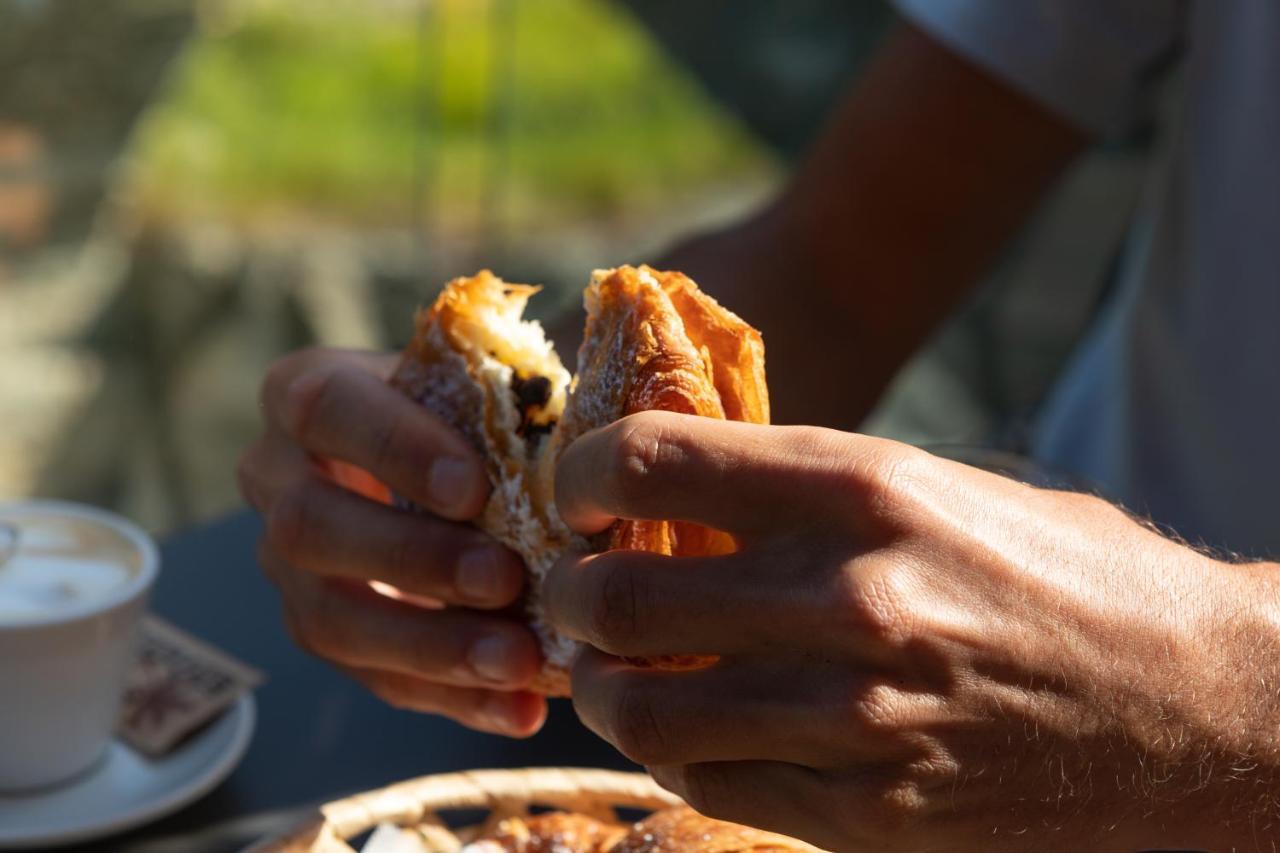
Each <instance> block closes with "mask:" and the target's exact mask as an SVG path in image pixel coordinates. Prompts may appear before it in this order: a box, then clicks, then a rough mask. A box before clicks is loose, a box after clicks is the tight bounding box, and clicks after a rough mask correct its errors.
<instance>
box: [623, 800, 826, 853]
mask: <svg viewBox="0 0 1280 853" xmlns="http://www.w3.org/2000/svg"><path fill="white" fill-rule="evenodd" d="M815 849H816V848H814V847H811V846H810V845H808V844H805V843H804V842H803V841H797V840H796V839H794V838H788V837H787V836H785V835H775V834H774V833H772V832H765V831H764V830H761V829H752V828H751V827H747V826H739V825H738V824H736V823H725V822H724V821H720V820H712V819H711V818H709V817H704V816H702V815H700V814H698V813H697V812H696V811H694V810H693V809H691V808H687V807H686V808H672V809H663V810H662V811H660V812H655V813H653V814H651V815H649V817H647V818H645V819H644V820H642V821H640V822H639V823H637V824H636V825H635V826H633V827H632V828H631V831H630V832H628V833H627V834H626V836H625V837H624V838H623V839H622V840H621V841H619V842H618V844H617V845H615V846H614V847H613V850H612V853H657V851H669V850H696V851H698V853H748V851H751V853H765V851H778V852H779V853H780V851H788V850H804V851H814V850H815Z"/></svg>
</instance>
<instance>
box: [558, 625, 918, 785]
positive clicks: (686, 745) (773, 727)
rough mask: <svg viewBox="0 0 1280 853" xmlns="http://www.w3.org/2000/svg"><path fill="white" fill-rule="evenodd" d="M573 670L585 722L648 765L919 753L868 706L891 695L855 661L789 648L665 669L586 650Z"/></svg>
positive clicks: (828, 760) (814, 762) (813, 763)
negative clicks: (856, 669) (761, 656)
mask: <svg viewBox="0 0 1280 853" xmlns="http://www.w3.org/2000/svg"><path fill="white" fill-rule="evenodd" d="M572 676H573V704H574V708H575V710H576V711H577V713H578V716H579V718H580V719H581V720H582V722H583V724H584V725H586V726H587V727H588V728H589V729H591V730H592V731H594V732H595V733H596V734H598V735H600V737H602V738H604V739H605V740H607V741H608V742H609V743H611V744H613V745H614V746H615V747H616V748H617V749H618V751H619V752H621V753H622V754H623V755H625V756H627V758H630V759H631V760H632V761H635V762H636V763H638V764H644V765H650V764H659V765H661V764H678V763H695V762H703V761H747V760H755V759H769V760H773V761H787V762H790V763H793V764H798V765H803V766H806V767H813V768H823V767H836V766H841V765H844V764H848V763H850V762H854V761H868V760H873V759H874V760H880V761H887V760H896V759H904V758H909V757H911V756H913V755H914V754H915V753H916V745H915V744H913V743H912V742H911V740H910V739H909V738H902V737H897V736H896V733H895V732H894V731H892V730H890V729H889V728H888V727H887V726H881V725H880V722H879V721H878V720H875V719H872V718H869V717H867V716H866V715H865V714H863V713H862V712H861V711H859V705H860V704H861V703H863V702H865V701H866V699H867V698H869V697H879V696H881V695H883V694H881V693H879V692H877V689H876V687H875V685H877V684H879V683H880V682H879V681H878V680H877V677H876V676H872V675H871V674H869V673H862V674H854V673H851V672H850V671H849V670H848V669H847V668H846V669H845V670H844V671H840V672H836V671H835V670H834V669H833V668H832V667H831V666H829V665H825V664H821V663H814V662H809V661H805V660H803V659H801V658H797V657H790V656H788V657H785V658H778V659H774V660H769V661H759V660H750V659H736V660H730V659H726V660H721V661H720V662H718V663H716V664H714V665H712V666H710V667H707V668H704V669H698V670H689V671H664V670H658V669H652V668H647V667H639V666H635V665H633V664H629V663H626V662H624V661H621V660H619V659H618V658H614V657H610V656H608V655H604V654H602V653H600V652H598V651H595V650H594V649H586V650H584V651H583V652H582V653H581V654H580V655H579V657H578V659H577V661H576V662H575V664H574V667H573V673H572ZM873 701H876V702H879V701H881V700H880V699H879V698H874V699H873ZM877 713H878V711H877Z"/></svg>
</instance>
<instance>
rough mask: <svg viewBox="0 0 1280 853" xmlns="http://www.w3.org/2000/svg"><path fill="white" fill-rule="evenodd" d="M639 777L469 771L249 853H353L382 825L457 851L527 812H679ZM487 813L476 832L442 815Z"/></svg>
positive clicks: (338, 812) (402, 785) (395, 793)
mask: <svg viewBox="0 0 1280 853" xmlns="http://www.w3.org/2000/svg"><path fill="white" fill-rule="evenodd" d="M680 804H681V800H680V798H679V797H677V796H675V795H674V794H671V793H669V792H667V791H664V790H663V789H662V788H660V787H658V784H657V783H656V782H654V781H653V780H652V779H650V778H649V777H648V776H645V775H644V774H641V773H618V772H615V771H612V770H582V769H575V768H555V767H546V768H534V769H528V770H472V771H468V772H466V773H447V774H443V775H439V776H423V777H421V778H419V779H411V780H409V781H407V782H399V783H397V784H395V785H390V786H388V787H386V788H380V789H378V790H376V791H368V792H366V793H363V794H356V795H355V796H353V797H347V798H346V799H343V800H335V801H334V802H331V803H328V804H326V805H323V806H321V807H320V809H319V813H318V814H316V815H315V816H314V817H313V818H312V819H310V820H309V821H307V823H305V824H304V825H302V826H300V827H298V828H297V829H295V830H293V831H291V832H289V833H288V834H287V835H285V836H282V837H280V838H276V839H272V840H268V841H265V842H262V843H260V844H257V845H255V846H254V847H252V848H250V850H249V851H246V853H353V851H352V848H351V846H350V845H349V844H347V839H349V838H353V837H355V836H357V835H359V834H360V833H362V832H365V831H367V830H370V829H372V828H374V827H375V826H377V825H378V824H381V823H393V824H396V825H398V826H403V827H408V828H413V829H415V830H416V831H417V832H418V833H420V834H421V835H422V837H423V839H424V840H425V841H426V842H427V844H428V846H429V847H431V848H433V849H438V850H442V851H444V850H456V849H457V848H458V847H459V846H460V845H461V844H464V843H466V842H467V841H469V840H471V839H473V838H476V837H478V836H480V835H483V834H485V833H487V832H488V831H489V830H490V829H492V828H493V827H494V826H496V825H497V823H498V822H499V821H501V820H503V819H504V818H508V817H512V816H523V815H527V814H529V809H530V807H532V806H547V807H551V808H556V809H563V810H565V811H572V812H578V813H580V814H585V815H589V816H591V817H595V818H600V819H602V820H607V821H616V820H619V819H620V818H619V817H618V815H617V812H616V811H615V809H618V808H628V809H640V810H645V811H655V810H657V809H661V808H666V807H667V806H672V805H680ZM464 809H465V810H475V809H480V810H486V811H487V812H488V816H487V817H486V818H485V819H484V820H483V821H482V822H481V823H480V824H477V825H475V826H469V827H466V828H463V829H450V828H449V826H448V824H447V822H446V821H445V819H444V815H442V814H441V813H442V812H448V811H450V810H464Z"/></svg>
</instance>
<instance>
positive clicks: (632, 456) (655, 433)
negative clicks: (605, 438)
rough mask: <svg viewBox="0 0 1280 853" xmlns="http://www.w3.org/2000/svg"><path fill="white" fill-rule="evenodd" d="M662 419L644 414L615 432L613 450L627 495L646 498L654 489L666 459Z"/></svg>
mask: <svg viewBox="0 0 1280 853" xmlns="http://www.w3.org/2000/svg"><path fill="white" fill-rule="evenodd" d="M662 447H663V430H662V426H661V418H658V417H655V416H654V415H653V414H652V413H649V412H640V413H638V414H634V415H631V416H629V417H627V418H625V419H624V420H623V421H621V422H620V423H619V424H618V426H617V428H616V429H615V430H614V432H613V441H612V445H611V447H610V451H611V456H612V465H611V468H612V470H613V474H614V477H615V478H616V481H617V486H618V490H619V491H620V492H621V493H622V494H627V495H632V496H634V495H643V494H645V493H646V492H647V491H649V490H650V489H651V488H652V484H653V474H654V472H655V469H656V468H657V467H658V465H659V463H660V462H661V460H662V452H663V449H662Z"/></svg>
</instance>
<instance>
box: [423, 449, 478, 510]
mask: <svg viewBox="0 0 1280 853" xmlns="http://www.w3.org/2000/svg"><path fill="white" fill-rule="evenodd" d="M474 477H475V467H474V466H473V465H472V464H471V463H470V462H468V461H467V460H465V459H458V458H457V457H454V456H445V457H442V458H440V459H437V460H436V461H434V462H432V463H431V470H430V471H429V472H428V473H427V494H428V495H429V496H430V497H431V500H432V501H433V502H434V503H435V505H436V507H437V508H439V509H441V510H456V509H459V508H460V507H462V506H463V505H464V504H466V502H467V498H468V497H469V496H470V492H471V484H472V481H473V479H474Z"/></svg>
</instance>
